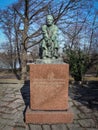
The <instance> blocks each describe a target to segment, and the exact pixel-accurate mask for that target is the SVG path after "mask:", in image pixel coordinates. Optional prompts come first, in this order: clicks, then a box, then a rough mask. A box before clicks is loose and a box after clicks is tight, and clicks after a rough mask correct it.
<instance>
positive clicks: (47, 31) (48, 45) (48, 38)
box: [42, 24, 59, 58]
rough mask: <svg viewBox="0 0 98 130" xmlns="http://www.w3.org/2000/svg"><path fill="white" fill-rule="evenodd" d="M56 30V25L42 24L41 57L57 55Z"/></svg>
mask: <svg viewBox="0 0 98 130" xmlns="http://www.w3.org/2000/svg"><path fill="white" fill-rule="evenodd" d="M57 32H58V28H57V26H56V25H54V24H53V25H52V26H50V27H49V26H47V25H43V26H42V34H43V41H42V48H43V57H44V56H46V57H49V58H51V57H57V55H58V54H57V50H58V48H59V46H58V41H57Z"/></svg>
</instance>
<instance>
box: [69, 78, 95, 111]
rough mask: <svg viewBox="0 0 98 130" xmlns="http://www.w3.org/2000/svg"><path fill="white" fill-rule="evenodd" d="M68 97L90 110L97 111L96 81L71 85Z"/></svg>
mask: <svg viewBox="0 0 98 130" xmlns="http://www.w3.org/2000/svg"><path fill="white" fill-rule="evenodd" d="M69 96H70V97H71V98H72V99H74V100H76V101H78V102H80V103H81V104H83V105H85V106H87V107H88V108H90V109H96V110H98V81H90V82H88V83H84V84H82V85H79V84H76V83H75V84H73V85H71V87H70V88H69Z"/></svg>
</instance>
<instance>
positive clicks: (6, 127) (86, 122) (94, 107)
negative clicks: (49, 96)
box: [0, 82, 98, 130]
mask: <svg viewBox="0 0 98 130" xmlns="http://www.w3.org/2000/svg"><path fill="white" fill-rule="evenodd" d="M29 91H30V90H29V84H25V85H23V84H0V130H98V82H97V83H95V84H93V83H91V84H85V85H82V86H79V85H75V84H74V85H70V87H69V104H70V106H71V107H72V110H73V112H74V121H73V123H71V124H51V125H49V124H43V125H40V124H28V125H27V124H25V119H24V115H25V111H26V108H27V107H28V106H29V100H30V95H29Z"/></svg>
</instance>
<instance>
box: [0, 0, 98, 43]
mask: <svg viewBox="0 0 98 130" xmlns="http://www.w3.org/2000/svg"><path fill="white" fill-rule="evenodd" d="M17 1H18V0H0V9H6V8H7V7H8V6H9V5H11V4H13V3H15V2H17ZM93 1H94V5H95V9H96V10H97V11H98V0H93ZM3 41H5V36H4V34H3V33H2V30H0V43H1V42H3Z"/></svg>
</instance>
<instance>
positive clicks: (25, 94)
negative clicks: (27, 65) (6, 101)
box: [20, 80, 30, 121]
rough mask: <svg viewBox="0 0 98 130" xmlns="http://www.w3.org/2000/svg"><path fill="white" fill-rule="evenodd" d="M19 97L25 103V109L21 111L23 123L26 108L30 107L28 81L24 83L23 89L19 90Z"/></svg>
mask: <svg viewBox="0 0 98 130" xmlns="http://www.w3.org/2000/svg"><path fill="white" fill-rule="evenodd" d="M20 92H21V95H22V97H23V100H24V103H25V109H24V111H23V116H24V121H25V112H26V110H27V108H28V107H30V81H29V80H28V81H26V82H25V83H24V85H23V87H22V88H21V89H20Z"/></svg>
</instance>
